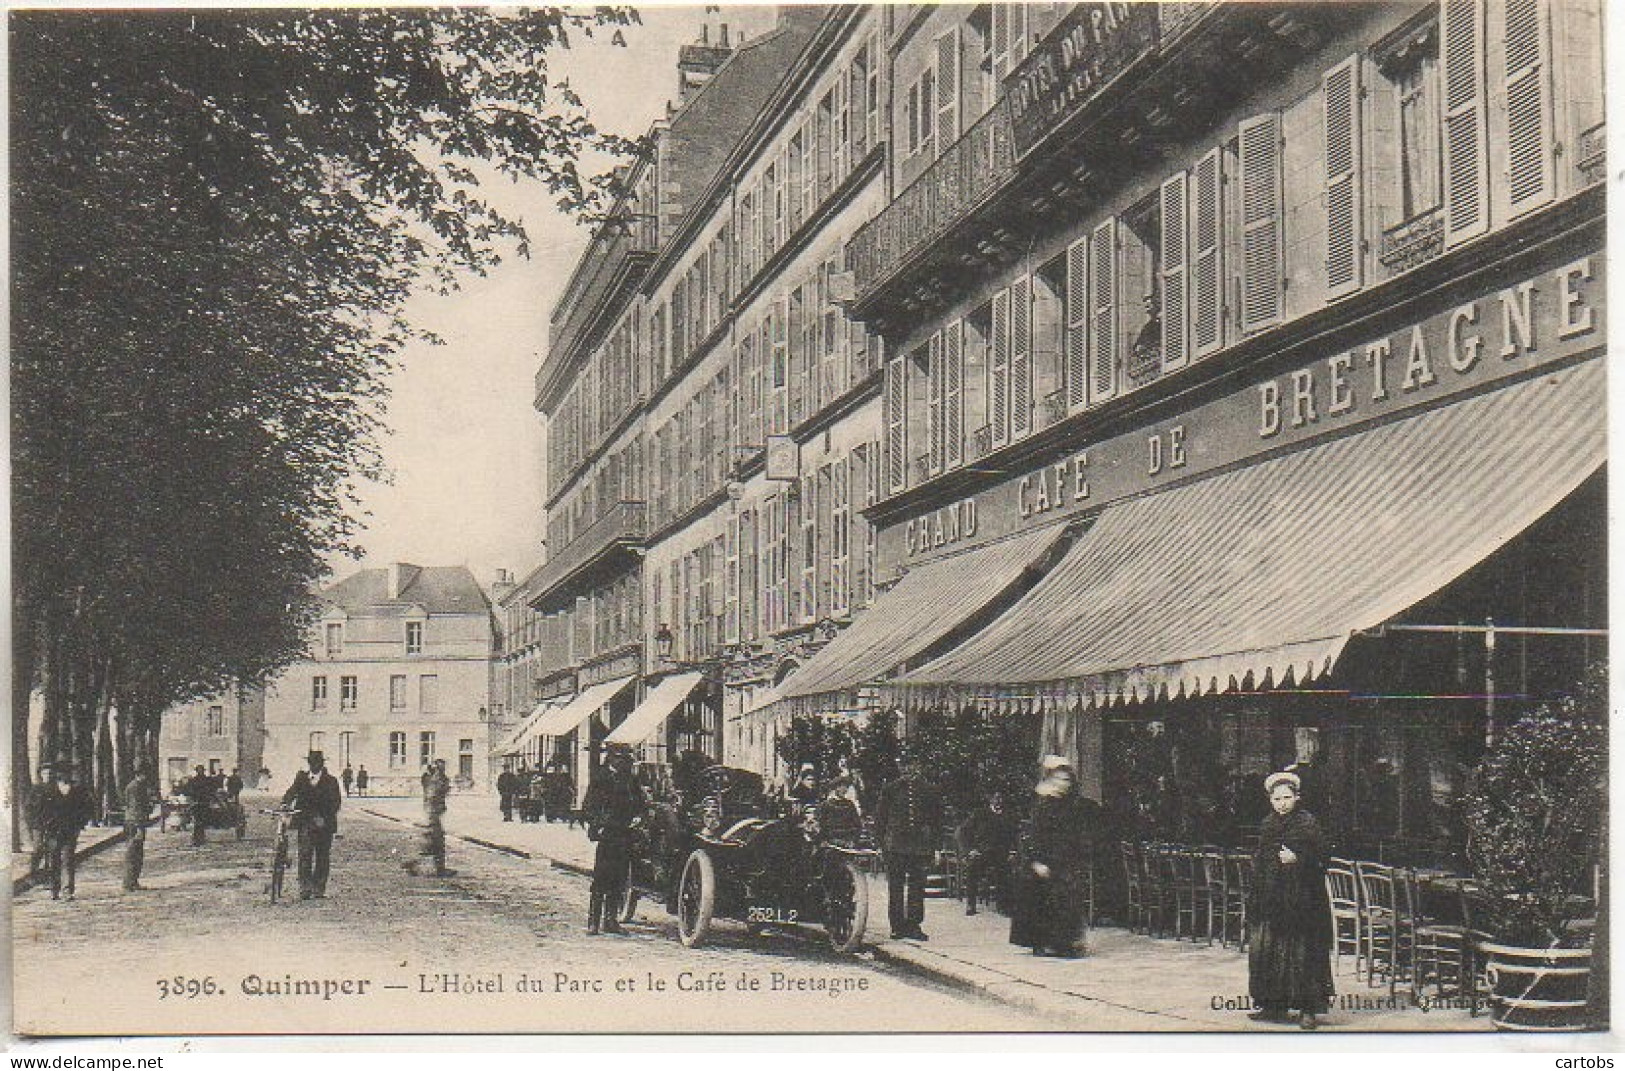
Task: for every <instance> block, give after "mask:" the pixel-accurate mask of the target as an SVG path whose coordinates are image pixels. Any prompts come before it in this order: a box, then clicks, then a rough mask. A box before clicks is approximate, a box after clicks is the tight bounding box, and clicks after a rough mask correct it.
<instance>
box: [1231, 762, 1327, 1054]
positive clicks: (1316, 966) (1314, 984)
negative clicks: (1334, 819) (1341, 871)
mask: <svg viewBox="0 0 1625 1071" xmlns="http://www.w3.org/2000/svg"><path fill="white" fill-rule="evenodd" d="M1300 787H1301V786H1300V783H1299V780H1298V776H1297V774H1293V773H1277V774H1271V775H1270V776H1269V777H1268V778H1266V779H1265V781H1264V790H1265V791H1266V792H1268V793H1269V797H1270V806H1271V807H1272V808H1274V811H1273V813H1272V814H1270V815H1269V817H1267V818H1265V819H1264V823H1263V825H1262V826H1261V827H1260V828H1259V833H1258V853H1257V855H1255V856H1254V858H1253V902H1252V904H1250V905H1249V907H1248V921H1249V923H1250V925H1251V926H1252V952H1251V954H1250V956H1249V958H1248V964H1247V967H1248V971H1247V974H1248V991H1249V993H1250V994H1251V995H1252V999H1253V1006H1254V1008H1255V1010H1254V1011H1253V1013H1252V1014H1251V1015H1250V1016H1249V1018H1252V1019H1255V1020H1258V1021H1261V1022H1287V1021H1289V1020H1288V1012H1289V1011H1290V1010H1293V1009H1296V1010H1297V1012H1298V1013H1299V1018H1298V1023H1299V1025H1300V1026H1302V1027H1303V1028H1304V1029H1305V1030H1313V1029H1314V1028H1315V1027H1316V1026H1318V1025H1319V1023H1318V1021H1317V1019H1316V1016H1318V1015H1324V1014H1325V1013H1326V1009H1327V1006H1328V1004H1329V1002H1330V999H1331V996H1332V961H1331V942H1332V922H1331V905H1330V904H1329V903H1328V901H1327V898H1326V842H1325V838H1324V837H1323V836H1322V835H1321V831H1320V823H1319V822H1316V821H1315V816H1314V815H1312V814H1310V813H1309V812H1308V811H1305V810H1301V809H1300V808H1299V806H1298V803H1299V791H1300Z"/></svg>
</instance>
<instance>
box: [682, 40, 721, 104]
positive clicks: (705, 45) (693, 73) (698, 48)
mask: <svg viewBox="0 0 1625 1071" xmlns="http://www.w3.org/2000/svg"><path fill="white" fill-rule="evenodd" d="M719 37H720V38H721V41H720V43H717V44H712V42H711V25H710V24H709V23H706V24H704V25H702V26H701V27H700V39H699V41H698V42H697V43H695V44H692V45H684V46H683V47H682V49H681V50H680V51H679V52H678V53H677V106H678V107H679V108H681V107H682V106H683V105H685V104H687V103H688V102H689V100H690V99H691V98H692V97H693V96H694V94H696V93H698V92H699V91H700V90H701V89H703V88H704V87H705V83H707V82H709V81H710V80H711V76H712V75H714V74H716V73H717V70H718V68H720V67H721V66H722V65H723V63H724V62H726V61H727V59H728V57H729V56H730V55H732V54H733V47H732V46H731V45H730V44H729V43H728V28H727V27H726V26H723V27H721V32H720V34H719Z"/></svg>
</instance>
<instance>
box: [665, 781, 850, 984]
mask: <svg viewBox="0 0 1625 1071" xmlns="http://www.w3.org/2000/svg"><path fill="white" fill-rule="evenodd" d="M698 781H699V783H698V784H697V785H693V784H691V785H690V786H688V788H687V790H686V791H680V792H679V795H678V801H679V802H672V803H666V804H659V805H656V807H655V809H654V812H653V813H652V814H651V816H650V818H649V819H648V821H647V822H646V823H645V836H644V838H643V845H644V848H643V850H640V851H639V852H637V853H635V858H634V862H633V881H634V884H635V885H637V886H638V887H640V888H642V889H646V890H648V891H649V892H651V893H652V894H654V895H655V896H657V897H659V898H660V899H662V900H663V901H664V902H665V905H666V907H667V910H669V911H671V912H672V913H673V914H674V915H676V916H677V932H678V936H679V938H680V939H681V940H682V942H683V944H684V945H686V946H688V947H690V948H693V947H694V946H696V945H698V944H700V943H701V942H703V941H704V940H705V939H706V937H707V935H708V934H709V933H710V932H711V929H712V925H713V923H714V922H715V920H717V919H732V920H734V921H737V922H743V923H745V924H746V925H748V926H750V927H752V928H759V927H766V926H822V927H823V928H824V931H825V932H826V933H827V934H828V935H829V941H830V944H831V945H832V946H833V947H834V948H835V949H836V950H837V951H840V952H853V951H856V950H857V949H858V948H860V947H861V946H862V943H863V932H864V928H865V926H866V925H867V923H868V916H869V886H868V884H867V882H866V880H865V878H864V875H863V871H862V864H863V862H864V861H865V860H866V859H868V858H870V857H872V856H873V854H874V853H873V852H871V851H868V850H866V849H863V848H859V847H855V846H853V845H852V844H850V843H847V842H845V838H837V837H834V836H829V835H826V833H825V831H823V830H821V829H820V828H819V825H818V821H817V816H816V814H791V815H788V816H778V815H774V814H772V813H771V811H770V808H769V806H768V804H767V800H766V797H765V795H764V793H763V792H762V779H761V778H760V777H759V776H757V775H756V774H753V773H749V772H747V771H744V770H737V769H733V768H730V767H725V766H713V767H710V768H709V769H707V770H705V771H704V773H703V774H701V775H700V777H699V779H698ZM696 797H697V800H696ZM690 801H693V802H690ZM685 809H686V813H684V811H685Z"/></svg>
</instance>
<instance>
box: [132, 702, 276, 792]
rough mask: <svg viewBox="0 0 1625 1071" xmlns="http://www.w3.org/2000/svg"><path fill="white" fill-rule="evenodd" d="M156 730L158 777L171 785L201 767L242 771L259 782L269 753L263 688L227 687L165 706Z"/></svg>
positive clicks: (251, 781)
mask: <svg viewBox="0 0 1625 1071" xmlns="http://www.w3.org/2000/svg"><path fill="white" fill-rule="evenodd" d="M160 725H161V726H162V727H161V729H160V730H159V733H158V756H159V761H160V763H161V764H162V765H161V766H160V768H159V776H161V777H162V778H163V785H164V787H165V789H166V790H167V789H168V788H169V787H171V786H174V785H176V784H178V783H179V782H181V781H184V780H186V778H188V777H190V776H191V775H192V770H193V769H194V768H195V767H198V766H202V767H203V768H204V769H205V770H207V771H208V772H209V773H211V774H217V773H227V774H229V773H230V772H231V771H233V770H236V771H238V772H239V773H240V774H241V775H242V778H243V780H244V782H246V783H247V784H249V785H254V784H256V782H257V778H258V775H259V771H260V769H261V767H262V765H263V757H264V753H265V693H264V691H263V690H262V689H260V688H256V687H252V686H239V687H234V688H228V689H226V690H225V691H223V692H221V693H220V694H218V695H211V696H209V697H207V698H205V699H199V700H197V701H195V702H191V703H180V704H177V705H176V706H173V707H170V708H169V709H168V710H166V711H164V716H163V720H162V722H161V723H160Z"/></svg>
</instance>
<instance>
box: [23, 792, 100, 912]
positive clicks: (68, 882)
mask: <svg viewBox="0 0 1625 1071" xmlns="http://www.w3.org/2000/svg"><path fill="white" fill-rule="evenodd" d="M95 817H96V805H95V802H94V801H93V800H92V799H91V798H90V793H89V792H88V791H86V789H85V786H83V785H81V784H79V783H78V781H77V779H76V778H75V777H74V772H73V767H72V766H71V765H70V764H68V763H65V762H59V763H51V764H46V765H43V766H41V767H40V779H39V781H38V782H37V783H36V784H35V785H34V787H33V790H32V791H31V792H30V793H29V799H28V806H27V811H26V813H25V815H24V818H25V819H26V820H27V822H28V825H29V828H30V829H32V830H33V837H34V853H33V857H32V859H31V869H32V870H33V872H34V873H35V874H49V875H50V879H51V899H53V900H58V899H61V898H62V896H63V895H64V894H65V895H66V896H67V898H68V899H69V900H72V899H73V886H74V877H75V873H76V870H77V866H76V857H75V850H76V849H77V847H78V844H79V834H80V833H82V832H84V828H85V827H86V826H88V825H89V824H90V823H91V821H92V820H94V819H95Z"/></svg>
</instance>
